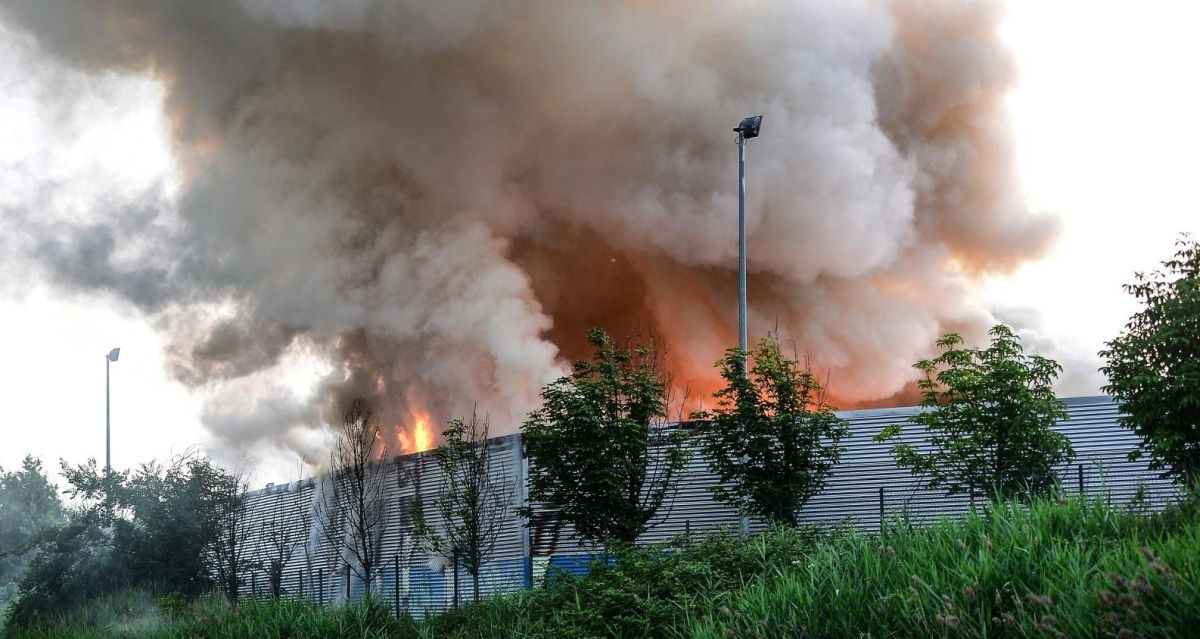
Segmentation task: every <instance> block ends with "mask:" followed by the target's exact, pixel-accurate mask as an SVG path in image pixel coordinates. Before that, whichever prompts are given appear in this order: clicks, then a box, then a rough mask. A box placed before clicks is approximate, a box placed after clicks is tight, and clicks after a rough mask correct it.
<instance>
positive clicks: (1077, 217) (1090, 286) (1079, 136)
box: [0, 1, 1200, 483]
mask: <svg viewBox="0 0 1200 639" xmlns="http://www.w3.org/2000/svg"><path fill="white" fill-rule="evenodd" d="M1197 18H1200V5H1194V4H1193V3H1185V2H1165V1H1160V2H1138V3H1132V2H1120V3H1118V2H1065V1H1064V2H1052V3H1048V2H1037V1H1017V2H1012V3H1010V5H1009V8H1008V16H1007V18H1006V20H1005V22H1004V25H1003V31H1002V35H1003V37H1004V39H1005V41H1006V42H1007V43H1008V44H1009V46H1010V47H1011V48H1012V50H1013V52H1014V55H1015V59H1016V62H1017V66H1018V74H1019V79H1018V84H1017V87H1016V89H1015V90H1014V91H1013V92H1012V93H1011V95H1010V96H1009V98H1008V105H1009V108H1010V110H1011V118H1012V127H1013V134H1014V137H1015V140H1016V151H1017V171H1018V174H1019V177H1020V180H1021V184H1022V186H1023V189H1024V193H1023V195H1024V197H1025V199H1026V201H1027V202H1028V203H1029V205H1030V206H1031V208H1033V209H1034V210H1038V211H1047V212H1050V213H1053V214H1054V215H1056V216H1058V217H1059V218H1060V220H1061V222H1062V233H1061V237H1060V239H1059V241H1058V244H1057V246H1056V247H1055V249H1054V250H1053V251H1052V252H1051V253H1050V254H1049V255H1048V256H1047V257H1045V258H1044V259H1042V260H1039V261H1036V262H1029V263H1026V264H1024V265H1023V266H1021V267H1020V268H1019V269H1018V270H1017V271H1016V272H1015V273H1013V274H1012V275H1008V276H1004V277H996V278H993V279H991V280H989V281H988V282H986V284H985V285H984V286H983V287H982V288H981V289H980V290H979V291H977V295H978V296H979V298H980V300H981V301H982V303H983V304H984V305H985V306H987V307H988V308H990V309H992V310H993V312H995V313H996V314H997V316H998V317H1001V318H1002V319H1003V318H1004V317H1006V315H1007V316H1016V315H1019V316H1020V318H1021V320H1022V323H1023V324H1025V325H1032V326H1037V327H1038V328H1037V331H1038V339H1041V340H1046V341H1049V342H1053V343H1055V345H1056V347H1057V350H1058V352H1065V353H1068V354H1069V356H1070V357H1072V358H1076V359H1077V360H1078V362H1082V366H1083V367H1084V368H1086V367H1087V366H1092V367H1093V368H1094V366H1095V365H1098V364H1099V360H1098V359H1097V358H1096V356H1095V353H1096V352H1097V351H1098V350H1099V349H1100V348H1101V347H1102V345H1103V342H1104V341H1105V340H1106V339H1110V338H1111V337H1113V336H1114V335H1116V334H1117V332H1118V331H1119V330H1120V329H1121V327H1122V325H1123V324H1124V322H1125V320H1126V318H1127V317H1128V316H1129V315H1130V314H1131V313H1132V312H1134V310H1135V306H1134V304H1133V301H1132V299H1131V298H1129V297H1128V296H1127V295H1125V293H1124V292H1123V291H1122V290H1121V284H1122V283H1125V282H1127V281H1129V280H1130V278H1131V275H1132V273H1133V272H1134V271H1138V270H1148V269H1152V268H1154V267H1155V266H1156V265H1157V263H1158V262H1159V261H1160V260H1162V259H1164V258H1166V257H1167V256H1168V255H1169V254H1170V253H1171V251H1172V244H1173V241H1174V239H1175V237H1176V236H1177V234H1178V233H1179V232H1180V231H1191V232H1193V233H1196V232H1200V224H1197V222H1196V220H1197V219H1200V215H1198V214H1200V192H1198V191H1197V188H1198V187H1197V185H1198V184H1200V180H1197V176H1196V175H1195V172H1196V162H1195V159H1194V157H1193V155H1194V151H1193V149H1195V148H1198V147H1200V119H1198V118H1197V117H1196V115H1195V114H1196V113H1200V89H1197V85H1196V84H1195V83H1194V81H1192V77H1193V74H1194V69H1193V68H1192V66H1193V64H1194V61H1195V60H1197V59H1200V40H1197V39H1196V38H1194V37H1193V35H1192V34H1191V33H1189V30H1190V29H1191V27H1192V25H1195V24H1197ZM13 37H14V36H13V34H12V33H11V32H9V31H5V30H3V29H2V27H0V205H3V204H4V203H5V201H6V200H8V201H27V200H28V193H25V192H23V189H28V188H30V186H29V185H27V184H22V183H21V182H20V181H19V177H18V174H19V173H20V172H19V171H16V170H10V169H12V168H13V167H29V166H34V167H37V170H38V172H39V173H40V174H42V175H43V176H50V177H53V178H55V180H54V181H55V182H56V183H57V184H60V185H62V187H61V192H58V193H55V194H53V197H52V198H51V199H53V200H54V201H55V202H56V203H57V204H56V205H62V203H63V202H66V203H67V205H68V206H69V205H70V203H71V202H76V203H80V206H83V205H84V204H82V203H86V202H87V201H88V198H89V197H94V196H95V194H90V193H87V192H78V193H77V192H74V191H72V186H71V185H73V184H96V183H103V184H105V185H106V188H108V189H114V190H118V191H122V190H123V191H128V192H137V191H139V190H145V189H162V190H163V191H164V192H165V194H166V195H167V196H168V197H169V195H170V193H171V191H172V189H173V188H174V185H173V179H174V178H173V174H174V171H175V168H174V166H173V162H174V159H173V157H172V153H171V148H170V143H169V140H168V133H167V126H168V125H167V121H166V118H165V116H164V114H163V111H162V99H163V92H162V89H161V87H159V86H157V85H156V84H155V82H153V81H152V80H149V79H147V78H144V77H136V76H121V75H113V74H109V75H105V76H100V77H88V78H83V77H70V76H69V77H64V78H62V81H63V82H72V83H75V85H77V87H78V90H77V91H76V92H74V95H75V96H77V97H76V99H74V100H73V101H72V102H71V103H70V104H62V105H55V107H56V108H61V109H62V110H63V111H64V112H66V111H72V110H79V109H83V110H87V111H88V112H91V113H93V114H94V115H95V116H96V117H94V118H92V119H91V120H92V121H93V122H94V123H95V124H94V125H93V126H91V127H89V128H88V129H86V130H82V131H74V130H72V131H65V130H62V128H60V127H59V126H57V125H58V124H59V123H60V122H62V121H65V119H66V118H64V117H62V114H61V113H56V112H53V111H46V110H45V109H44V108H43V107H41V106H39V104H41V102H39V99H38V95H37V94H36V92H35V89H33V88H31V87H34V86H36V85H34V84H31V83H28V82H24V81H23V80H24V78H23V76H22V73H23V68H24V64H23V62H27V60H24V59H23V57H22V56H24V55H27V53H25V52H24V50H23V49H20V48H19V47H17V46H16V45H15V44H14V41H13V40H12V38H13ZM9 232H19V229H4V228H0V233H9ZM0 246H3V244H2V243H0ZM3 257H4V256H2V255H0V268H3V280H2V281H0V335H2V336H4V339H5V342H4V343H3V346H2V347H0V353H2V354H3V357H2V358H0V361H2V365H0V402H3V405H4V406H5V410H4V413H3V414H4V415H5V417H4V419H3V420H2V421H0V466H3V467H5V468H11V467H13V466H15V465H17V464H18V463H19V462H20V459H21V458H22V457H23V456H24V455H26V454H33V455H36V456H39V457H41V458H42V459H43V460H45V462H46V464H47V466H48V467H50V468H51V469H56V468H57V466H58V463H57V460H58V459H60V458H61V459H65V460H67V461H69V462H72V463H78V462H81V461H84V460H86V459H87V458H88V457H96V458H99V459H103V455H104V424H105V422H104V414H105V388H104V371H102V370H101V367H102V366H103V365H104V362H103V361H102V360H103V356H104V354H106V353H107V352H108V351H109V350H110V349H111V348H114V347H120V348H121V357H120V360H119V361H118V362H116V363H115V364H113V365H112V442H113V464H114V466H116V467H118V468H125V467H129V466H131V465H134V464H136V463H138V462H140V461H143V460H147V459H150V458H159V459H162V458H166V457H170V456H172V455H175V454H179V453H182V452H186V451H188V450H192V449H197V450H207V449H208V447H209V446H210V445H211V441H210V440H209V437H210V435H209V434H208V433H207V432H206V431H205V429H204V428H203V427H202V425H201V411H202V407H203V403H204V402H203V399H204V393H205V391H204V389H200V390H197V391H190V390H188V389H186V388H185V387H184V386H182V385H181V384H179V383H178V382H175V381H173V380H172V379H171V378H170V377H169V375H168V374H167V373H166V371H165V366H166V360H167V358H166V353H165V351H164V349H165V347H166V344H165V341H164V339H163V338H162V337H161V336H160V335H159V333H158V332H157V331H156V330H155V327H154V323H153V319H152V318H147V317H142V316H139V315H138V313H137V312H136V311H135V310H133V309H132V308H131V307H128V306H127V305H123V304H121V303H120V302H119V301H118V300H116V299H115V298H111V297H103V296H95V297H85V296H80V295H78V294H69V295H68V294H66V293H64V292H62V291H59V290H55V289H54V288H51V287H48V286H47V285H45V284H44V283H40V282H37V281H34V280H31V279H30V275H29V273H28V272H26V271H25V270H24V269H22V268H21V265H19V264H12V263H9V262H7V261H5V260H3ZM278 368H279V370H277V371H275V373H276V374H282V375H283V377H284V380H283V381H284V385H285V386H286V387H288V388H290V389H291V390H292V391H293V392H295V393H297V394H305V393H308V392H311V390H312V387H313V385H314V384H315V383H316V382H317V380H318V379H319V378H320V376H321V374H322V370H321V369H320V366H319V365H318V364H317V363H315V362H311V361H306V360H304V359H303V357H302V356H300V359H296V360H291V361H287V362H285V363H284V364H282V365H281V366H280V367H278ZM282 371H286V373H282ZM1096 380H1098V378H1096ZM1096 380H1093V381H1089V382H1087V384H1092V385H1093V386H1098V383H1099V382H1098V381H1096ZM1085 386H1086V384H1085ZM242 454H244V455H245V456H246V458H247V459H252V460H253V462H254V463H255V464H256V465H258V473H257V475H256V476H255V480H256V481H258V482H259V483H264V482H267V481H281V480H286V479H288V478H290V477H294V476H295V474H296V473H297V472H299V471H298V470H297V463H296V460H295V459H294V458H290V457H286V456H284V455H280V454H277V452H276V451H271V450H262V451H242ZM220 461H222V462H224V463H227V464H239V463H241V462H243V461H244V460H240V459H221V460H220Z"/></svg>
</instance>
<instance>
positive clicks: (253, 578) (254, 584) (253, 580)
mask: <svg viewBox="0 0 1200 639" xmlns="http://www.w3.org/2000/svg"><path fill="white" fill-rule="evenodd" d="M250 595H251V596H252V597H254V598H255V599H258V573H256V572H252V573H250Z"/></svg>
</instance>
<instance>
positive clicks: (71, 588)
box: [8, 455, 238, 626]
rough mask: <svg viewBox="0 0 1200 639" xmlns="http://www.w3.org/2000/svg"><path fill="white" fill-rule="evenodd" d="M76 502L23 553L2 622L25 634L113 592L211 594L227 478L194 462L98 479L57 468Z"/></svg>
mask: <svg viewBox="0 0 1200 639" xmlns="http://www.w3.org/2000/svg"><path fill="white" fill-rule="evenodd" d="M63 476H64V477H65V478H66V480H67V482H68V484H69V485H70V490H69V491H68V494H69V495H71V496H72V497H73V498H74V499H75V500H76V501H77V504H78V505H77V506H76V507H74V508H73V509H72V510H71V512H70V514H69V516H68V518H67V520H66V521H65V522H64V523H62V524H59V525H57V526H51V527H49V528H45V529H43V530H42V531H41V532H40V533H39V534H38V535H37V537H36V538H35V539H34V543H33V544H31V545H30V546H29V547H28V550H29V552H31V553H32V559H31V560H30V563H29V567H28V569H27V570H26V572H25V574H24V575H23V576H22V578H21V581H20V583H19V586H18V598H17V600H16V601H15V602H13V604H12V605H11V607H10V610H9V619H8V621H9V623H10V624H13V625H18V626H21V625H30V624H36V623H39V622H40V620H43V619H45V618H48V617H52V616H54V615H56V614H57V613H58V612H59V611H61V610H63V609H69V608H72V607H78V606H81V605H82V604H83V603H84V602H86V601H88V600H90V599H93V598H95V597H97V596H99V595H103V594H106V593H113V592H116V591H119V590H121V589H127V588H141V589H155V590H158V591H163V592H172V593H179V594H181V595H183V596H185V597H194V596H197V595H199V594H202V593H205V592H208V591H210V590H211V589H213V588H214V587H216V586H218V575H219V574H220V573H219V571H218V567H217V566H216V565H214V564H213V562H211V561H210V559H211V558H212V557H213V556H214V553H215V552H216V546H217V545H218V544H219V543H220V540H221V532H222V530H223V529H224V526H225V525H226V523H227V522H228V510H227V509H228V508H229V504H230V502H229V500H228V496H229V490H230V486H237V485H238V484H237V480H236V478H234V477H232V476H231V475H229V474H228V473H226V472H225V471H223V470H221V469H220V468H218V467H217V466H215V465H214V464H212V462H210V461H209V460H207V459H204V458H202V457H198V456H194V455H187V456H183V457H179V458H177V459H175V460H174V461H173V463H172V464H171V465H170V466H165V467H164V466H162V465H159V464H145V465H143V466H142V467H141V468H139V469H138V470H137V471H135V472H131V473H113V474H110V473H107V472H105V471H102V470H100V469H99V468H98V467H97V465H96V462H95V460H89V462H88V463H86V464H83V465H80V466H64V469H63Z"/></svg>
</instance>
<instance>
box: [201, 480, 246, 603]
mask: <svg viewBox="0 0 1200 639" xmlns="http://www.w3.org/2000/svg"><path fill="white" fill-rule="evenodd" d="M211 482H212V483H211V489H210V490H211V492H210V499H211V500H212V508H211V516H212V517H213V518H214V521H213V527H214V528H215V529H216V535H215V536H214V537H213V539H212V541H211V542H210V545H209V555H210V559H211V563H212V577H213V580H214V581H215V582H216V584H217V589H218V590H220V591H221V594H223V595H225V598H226V599H227V600H229V601H230V602H232V603H234V604H236V603H237V600H238V595H239V594H240V591H241V586H242V582H243V581H244V580H245V576H246V573H247V572H248V571H249V570H251V569H253V568H254V567H255V562H254V561H253V560H252V559H251V558H250V556H249V539H250V534H251V532H253V531H252V529H251V526H250V509H249V504H248V503H247V501H246V499H247V495H246V490H247V488H246V483H245V481H244V478H243V473H240V472H239V473H232V474H231V473H224V472H221V473H218V474H216V475H215V476H214V477H212V479H211Z"/></svg>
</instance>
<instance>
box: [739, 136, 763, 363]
mask: <svg viewBox="0 0 1200 639" xmlns="http://www.w3.org/2000/svg"><path fill="white" fill-rule="evenodd" d="M762 117H763V116H761V115H753V116H750V117H748V118H744V119H743V120H742V121H741V123H740V124H738V125H737V128H736V129H734V131H736V132H737V134H738V348H740V349H742V352H743V353H745V352H746V351H748V350H749V349H750V344H749V340H747V338H746V140H749V139H751V138H756V137H758V130H759V128H760V127H761V126H762Z"/></svg>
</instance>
